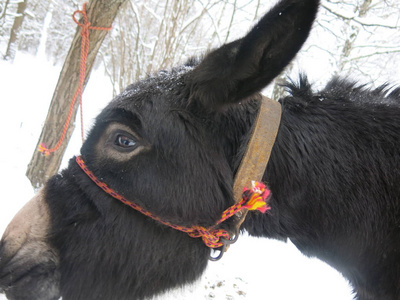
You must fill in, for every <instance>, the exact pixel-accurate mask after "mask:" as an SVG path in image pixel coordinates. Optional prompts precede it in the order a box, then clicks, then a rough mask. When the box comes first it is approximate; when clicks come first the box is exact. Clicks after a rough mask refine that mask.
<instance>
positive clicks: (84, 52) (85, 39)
mask: <svg viewBox="0 0 400 300" xmlns="http://www.w3.org/2000/svg"><path fill="white" fill-rule="evenodd" d="M86 5H87V3H84V4H83V8H82V10H77V11H75V12H74V13H73V15H72V19H73V20H74V22H75V23H76V24H77V25H78V26H79V27H81V36H82V43H81V58H80V70H79V85H78V88H77V90H76V92H75V95H74V97H73V98H72V101H71V105H70V107H69V112H68V116H67V120H66V121H65V124H64V128H63V131H62V134H61V137H60V139H59V140H58V142H57V144H56V146H55V147H54V148H51V149H49V148H47V147H46V146H45V144H44V143H41V144H40V145H39V149H38V150H39V152H41V153H43V155H45V156H47V155H49V154H50V153H53V152H56V151H57V150H58V149H59V148H60V147H61V145H62V143H63V141H64V139H65V136H66V135H67V131H68V127H69V124H70V122H71V119H72V115H73V111H74V106H75V102H76V100H77V99H79V106H80V115H81V137H82V143H83V141H84V140H85V138H84V130H83V109H82V93H83V85H84V82H85V76H86V61H87V56H88V53H89V30H90V29H92V30H111V27H98V26H91V23H90V22H89V20H88V17H87V14H86ZM76 14H81V15H82V16H83V24H82V23H79V21H78V20H77V19H76V18H75V15H76Z"/></svg>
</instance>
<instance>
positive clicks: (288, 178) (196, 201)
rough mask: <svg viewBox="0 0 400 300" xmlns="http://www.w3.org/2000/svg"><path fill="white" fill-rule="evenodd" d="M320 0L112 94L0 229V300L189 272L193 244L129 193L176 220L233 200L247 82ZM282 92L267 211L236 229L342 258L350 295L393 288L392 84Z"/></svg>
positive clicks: (175, 277) (256, 97) (124, 292)
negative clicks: (76, 150) (76, 153)
mask: <svg viewBox="0 0 400 300" xmlns="http://www.w3.org/2000/svg"><path fill="white" fill-rule="evenodd" d="M318 6H319V1H318V0H282V1H280V2H279V3H278V4H276V6H274V7H273V8H272V9H271V10H270V11H269V12H268V13H267V14H266V15H265V16H264V17H263V18H262V19H261V20H260V21H259V23H258V24H257V25H256V26H255V27H254V28H253V29H252V30H251V31H250V32H249V33H248V34H247V35H245V36H244V38H242V39H239V40H236V41H234V42H231V43H229V44H226V45H223V46H222V47H220V48H218V49H216V50H214V51H212V52H210V53H208V54H207V55H205V56H204V58H202V59H191V60H190V61H188V62H187V63H186V64H184V65H183V66H180V67H176V68H173V69H172V70H170V71H160V72H159V73H157V74H154V75H151V76H149V77H148V78H147V79H144V80H142V81H139V82H137V83H135V84H133V85H131V86H129V87H128V88H127V89H126V90H125V91H124V92H123V93H122V94H121V95H119V96H117V97H116V98H115V99H114V100H113V101H112V102H111V103H110V104H109V105H108V106H107V107H106V108H105V109H104V110H103V111H102V112H101V113H100V115H99V116H98V117H97V118H96V121H95V125H94V126H93V128H92V129H91V131H90V133H89V135H88V138H87V140H86V142H85V143H84V145H83V146H82V149H81V157H80V158H79V159H80V160H81V161H83V162H84V164H85V166H86V169H85V168H83V167H82V166H81V165H78V164H77V160H76V159H75V158H74V159H72V160H71V161H70V163H69V166H68V167H67V168H66V169H65V170H63V171H62V172H61V173H60V174H58V175H56V176H54V177H52V178H51V179H50V180H49V181H48V182H47V183H46V184H45V186H44V187H43V188H42V189H41V190H40V191H39V192H38V193H37V195H36V196H35V197H34V198H33V199H32V200H31V201H30V202H28V204H27V205H26V206H25V207H24V208H23V209H22V210H21V211H20V212H19V213H18V214H17V215H16V216H15V218H14V220H13V221H12V222H11V223H10V225H9V226H8V228H7V229H6V231H5V233H4V235H3V238H2V240H1V244H0V289H2V290H3V292H4V293H5V294H6V295H7V297H8V298H9V299H41V300H47V299H49V300H50V299H58V298H59V297H62V299H64V300H71V299H72V300H77V299H78V300H79V299H145V298H149V297H152V296H154V295H156V294H159V293H162V292H164V291H166V290H168V289H170V288H173V287H177V286H182V285H184V284H186V283H190V282H193V281H194V280H196V279H198V278H199V276H200V275H201V274H202V272H203V271H204V269H205V267H206V265H207V263H208V258H209V256H210V251H211V250H210V248H209V247H207V246H206V245H205V243H203V240H202V239H201V238H196V237H193V236H189V235H188V234H186V233H184V232H181V231H179V230H176V229H174V228H171V227H169V226H166V225H165V224H162V223H160V222H159V221H157V220H154V219H153V218H150V217H149V216H147V215H144V214H143V213H141V212H139V211H137V210H134V209H132V208H131V207H129V206H128V205H139V206H140V207H142V208H144V209H145V210H146V211H148V212H151V213H152V214H153V215H155V216H158V217H159V218H160V219H162V220H165V221H166V222H170V223H171V224H176V225H177V226H180V227H193V226H203V227H204V228H212V227H213V226H214V225H215V224H216V222H217V221H218V220H219V219H220V217H221V213H222V212H223V211H224V210H225V209H227V208H228V207H230V206H232V205H233V203H234V200H233V181H234V177H235V174H236V172H237V169H238V166H239V163H240V161H241V159H242V157H243V154H244V152H245V148H246V147H245V145H246V144H247V142H248V140H249V137H250V135H251V131H252V127H253V124H254V122H255V118H256V115H257V112H258V110H259V106H260V98H261V96H260V94H259V92H260V90H261V89H262V88H264V87H265V86H266V85H268V84H269V83H270V82H271V81H272V80H273V79H274V77H276V76H277V75H278V74H279V73H280V72H281V71H282V70H283V68H284V67H285V66H286V65H287V64H288V63H289V62H290V61H291V60H292V59H293V57H294V56H295V55H296V53H297V52H298V51H299V49H300V48H301V46H302V44H303V43H304V41H305V40H306V38H307V36H308V34H309V32H310V30H311V27H312V24H313V21H314V19H315V16H316V13H317V10H318ZM287 88H288V91H289V94H288V96H287V97H284V98H282V99H280V100H279V102H280V104H281V105H282V116H281V123H280V127H279V131H278V134H277V138H276V141H275V144H274V147H273V149H272V154H271V158H270V161H269V163H268V166H267V168H266V170H265V173H264V175H263V178H262V179H263V182H265V183H267V184H268V186H269V189H270V190H271V193H272V196H270V197H269V199H268V205H269V206H270V210H269V211H268V212H267V213H265V214H262V213H260V212H258V211H254V212H250V213H249V214H248V216H247V218H246V220H245V221H244V223H243V224H242V226H241V229H242V230H246V231H248V232H249V233H250V234H251V235H254V236H260V237H267V238H275V239H281V240H287V239H290V240H291V241H292V242H293V243H294V244H295V245H296V246H297V247H298V248H299V249H300V250H301V251H302V252H303V253H304V254H306V255H308V256H315V257H318V258H319V259H321V260H323V261H325V262H327V263H328V264H330V265H331V266H333V267H334V268H336V269H337V270H339V271H340V272H341V273H342V274H343V275H344V276H345V277H346V278H347V279H348V280H349V281H350V283H351V284H352V286H353V288H354V292H355V295H356V298H357V299H361V300H367V299H385V300H389V299H400V199H399V197H400V185H399V182H400V151H399V149H400V105H399V100H400V89H392V91H391V92H389V91H388V89H387V88H385V87H382V88H378V89H376V90H370V89H368V88H366V87H365V86H359V85H357V84H356V83H352V82H348V81H345V80H341V79H337V78H336V79H333V80H331V81H330V82H329V83H328V84H327V86H326V87H325V88H324V89H323V90H321V91H319V92H314V91H313V90H312V88H311V85H310V84H309V82H308V81H307V78H306V77H305V76H301V77H300V80H299V82H298V83H293V82H291V83H288V84H287ZM88 170H89V171H88ZM88 174H92V175H90V176H92V177H90V176H88ZM94 177H95V178H94ZM96 180H97V181H96ZM94 181H95V182H94ZM99 182H100V183H99ZM96 183H97V184H96ZM98 185H99V186H101V187H102V188H103V189H105V190H109V189H112V190H113V191H114V196H115V194H118V195H119V197H120V198H121V199H123V200H124V201H125V203H122V202H121V201H118V200H116V199H114V196H111V195H110V194H108V193H105V192H104V191H103V189H102V188H99V186H98ZM111 194H112V193H111ZM126 204H128V205H126ZM236 226H237V223H236V219H235V218H230V219H228V220H226V221H225V222H223V223H221V224H220V225H218V226H217V227H218V228H221V229H223V230H226V231H227V232H232V231H234V228H235V227H236ZM265 251H266V254H267V251H268V249H265ZM266 297H267V296H266Z"/></svg>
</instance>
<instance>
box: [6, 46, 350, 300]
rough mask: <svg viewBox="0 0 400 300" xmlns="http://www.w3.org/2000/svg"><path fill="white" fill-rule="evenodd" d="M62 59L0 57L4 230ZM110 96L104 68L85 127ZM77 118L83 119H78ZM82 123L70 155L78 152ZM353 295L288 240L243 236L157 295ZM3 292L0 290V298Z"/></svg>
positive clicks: (96, 77) (94, 78) (23, 191)
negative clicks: (187, 281)
mask: <svg viewBox="0 0 400 300" xmlns="http://www.w3.org/2000/svg"><path fill="white" fill-rule="evenodd" d="M59 72H60V66H53V65H52V64H51V63H50V62H48V61H46V60H45V59H43V58H42V56H40V55H39V56H38V57H31V56H28V55H24V54H21V53H18V54H17V57H16V59H15V61H14V63H13V64H11V63H9V62H5V61H1V60H0V82H1V83H2V87H1V89H0V95H1V99H2V106H3V107H2V109H1V110H0V126H1V128H3V130H2V131H1V140H2V147H1V148H0V153H1V155H0V165H1V168H2V169H3V172H1V174H0V182H1V185H2V193H3V197H2V200H1V201H0V233H2V232H3V231H4V229H5V227H6V226H7V224H8V223H9V222H10V220H11V219H12V217H13V216H14V215H15V213H16V212H17V211H18V210H19V209H20V208H21V207H22V206H23V205H24V203H26V201H28V200H29V199H30V198H31V197H32V196H33V195H34V191H33V189H32V187H31V185H30V182H29V180H28V179H27V178H26V177H25V172H26V167H27V164H28V163H29V160H30V158H31V155H32V153H33V151H34V148H35V146H36V142H37V139H38V137H39V134H40V131H41V126H42V125H43V122H44V119H45V117H46V113H47V108H48V105H49V102H50V99H51V96H52V92H53V90H54V87H55V84H56V82H57V79H58V73H59ZM111 98H112V86H111V84H110V82H109V80H108V79H107V78H106V77H104V76H103V72H102V71H101V70H99V71H95V72H94V73H93V74H92V75H91V78H90V81H89V84H88V87H87V89H86V91H85V94H84V96H83V102H84V113H85V128H86V129H88V128H90V123H91V122H92V120H93V118H94V117H95V116H96V115H97V114H98V113H99V112H100V110H101V109H102V108H103V107H104V106H105V105H106V103H107V102H108V101H109V100H110V99H111ZM77 123H79V122H77ZM80 146H81V141H80V129H79V126H78V128H76V130H75V134H74V136H73V138H72V139H71V142H70V145H69V146H68V149H67V153H66V155H65V157H66V159H65V160H64V161H63V165H64V166H65V164H66V161H67V160H68V159H69V158H70V157H71V156H72V155H74V154H78V153H79V148H80ZM262 298H265V299H271V300H274V299H276V300H280V299H296V300H301V299H307V300H314V299H315V300H317V299H318V300H320V299H326V300H329V299H332V300H333V299H343V300H346V299H353V296H352V293H351V288H350V287H349V286H348V284H347V282H346V280H345V279H344V278H343V277H342V276H341V275H340V274H338V272H336V271H335V270H333V269H332V268H330V267H329V266H327V265H326V264H324V263H322V262H320V261H319V260H317V259H310V258H307V257H305V256H303V255H302V254H301V253H300V252H299V251H298V250H297V249H296V248H295V246H294V245H293V244H291V243H290V242H289V243H287V244H285V243H282V242H278V241H274V240H268V239H257V238H252V237H248V236H242V237H240V238H239V241H238V242H237V243H236V244H235V245H232V246H231V248H230V249H229V251H228V252H227V253H226V254H225V255H224V257H223V258H222V260H221V261H219V262H210V263H209V267H208V269H207V271H206V272H205V274H204V275H203V276H202V278H201V279H200V280H199V281H198V282H195V283H193V284H191V285H189V286H186V287H183V288H181V289H177V290H174V291H171V292H169V293H167V294H164V295H160V296H158V297H155V298H154V300H161V299H163V300H165V299H167V300H169V299H250V300H258V299H262ZM4 299H5V297H4V296H2V295H0V300H4Z"/></svg>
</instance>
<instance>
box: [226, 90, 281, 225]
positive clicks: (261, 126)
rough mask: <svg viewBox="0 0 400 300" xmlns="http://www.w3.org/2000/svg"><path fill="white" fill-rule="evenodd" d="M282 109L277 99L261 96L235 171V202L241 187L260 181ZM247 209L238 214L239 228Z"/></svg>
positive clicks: (240, 196) (239, 196)
mask: <svg viewBox="0 0 400 300" xmlns="http://www.w3.org/2000/svg"><path fill="white" fill-rule="evenodd" d="M281 114H282V109H281V105H280V103H279V102H278V101H274V100H272V99H269V98H267V97H265V96H262V99H261V105H260V110H259V112H258V115H257V119H256V121H255V123H254V125H253V133H252V135H251V138H250V140H249V142H248V144H247V148H246V152H245V154H244V156H243V158H242V161H241V163H240V166H239V169H238V171H237V173H236V177H235V182H234V186H233V195H234V199H235V202H238V201H240V199H241V198H242V193H243V188H244V187H251V182H252V181H262V177H263V175H264V172H265V169H266V167H267V164H268V160H269V157H270V155H271V151H272V147H273V146H274V143H275V138H276V136H277V134H278V129H279V124H280V120H281ZM246 215H247V210H243V211H242V212H241V213H240V215H239V218H240V220H239V222H238V224H237V228H238V229H239V228H240V226H241V225H242V223H243V221H244V219H245V218H246Z"/></svg>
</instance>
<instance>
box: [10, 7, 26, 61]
mask: <svg viewBox="0 0 400 300" xmlns="http://www.w3.org/2000/svg"><path fill="white" fill-rule="evenodd" d="M27 2H28V1H27V0H24V1H22V2H19V3H18V8H17V15H16V17H15V18H14V23H13V26H12V28H11V32H10V39H9V40H8V45H7V50H6V54H5V55H4V59H7V60H14V57H15V52H16V48H17V46H16V41H17V38H18V32H19V29H20V28H21V25H22V22H23V21H24V17H25V9H26V5H27ZM6 4H7V3H6ZM4 10H6V8H4ZM4 13H5V11H4Z"/></svg>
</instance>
